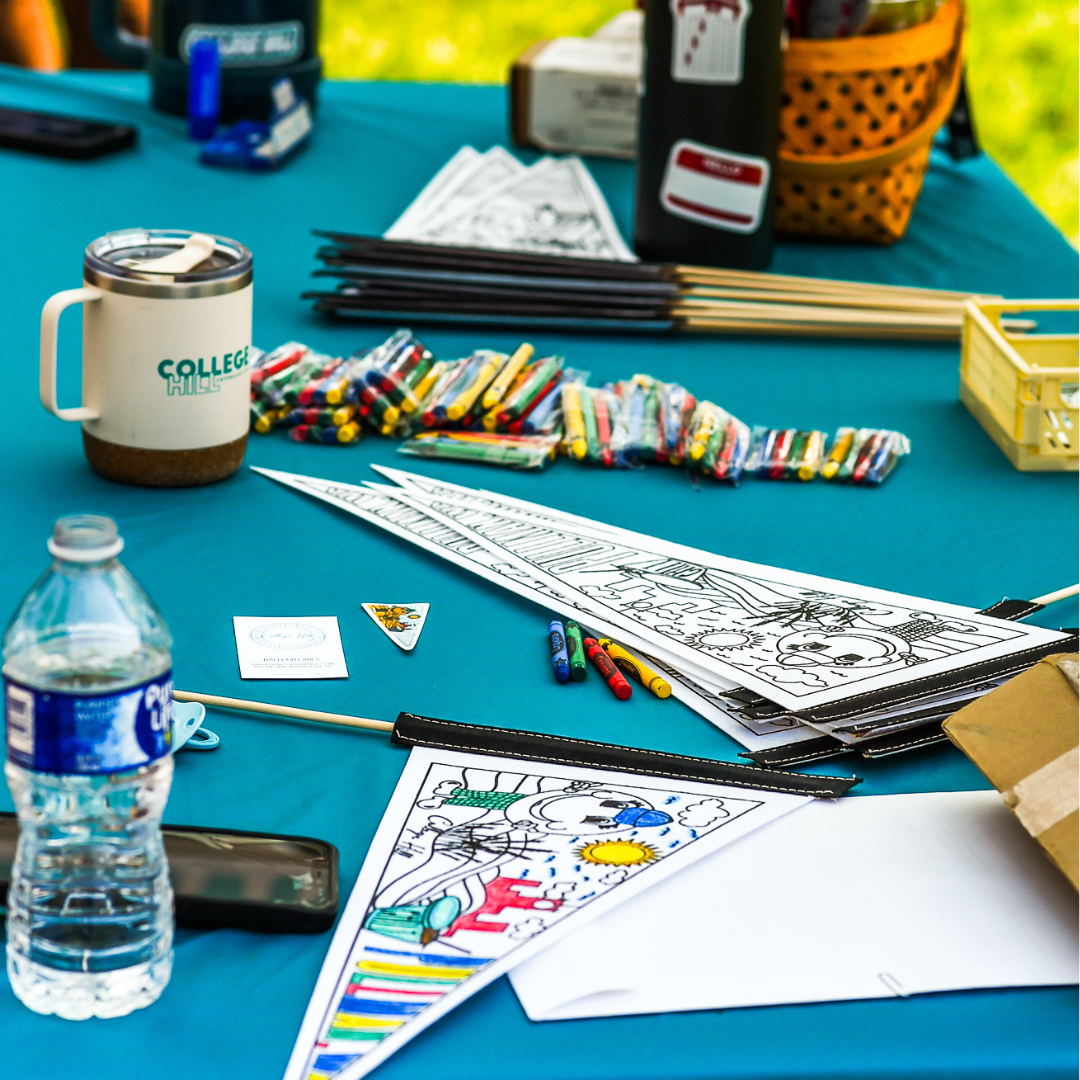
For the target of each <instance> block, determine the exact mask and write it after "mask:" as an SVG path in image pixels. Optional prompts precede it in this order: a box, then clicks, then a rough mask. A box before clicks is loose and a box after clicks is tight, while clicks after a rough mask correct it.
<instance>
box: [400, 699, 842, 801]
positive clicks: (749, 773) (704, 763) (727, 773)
mask: <svg viewBox="0 0 1080 1080" xmlns="http://www.w3.org/2000/svg"><path fill="white" fill-rule="evenodd" d="M390 741H391V742H394V743H397V744H398V745H399V746H429V747H434V748H437V749H442V750H467V751H471V752H472V753H480V754H498V755H499V756H501V757H512V758H522V759H525V760H528V761H547V762H551V763H555V764H561V765H584V766H588V767H591V768H596V769H617V770H619V771H620V772H629V773H640V774H641V775H644V776H665V777H668V778H669V779H672V780H699V781H704V782H705V783H707V784H730V785H732V786H734V787H744V788H752V789H754V790H758V791H783V792H787V793H789V794H791V795H813V796H814V797H815V798H819V799H835V798H838V797H839V796H841V795H843V794H845V793H846V792H847V791H849V790H850V789H851V788H852V787H854V785H855V784H857V783H859V782H860V781H859V777H857V776H803V775H801V774H799V773H786V772H779V771H775V770H772V769H762V768H758V767H757V766H756V765H739V764H736V763H733V762H730V761H712V760H710V759H708V758H697V757H686V756H684V755H683V754H668V753H664V752H663V751H660V750H639V749H637V748H636V747H632V746H618V745H615V744H613V743H600V742H591V741H590V740H587V739H570V738H567V737H565V736H562V735H540V734H538V733H536V732H532V731H514V730H513V729H511V728H497V727H484V726H482V725H480V724H460V723H457V722H455V721H452V720H436V719H433V718H432V717H430V716H416V715H415V714H413V713H405V712H403V713H399V714H398V718H397V720H396V721H395V722H394V730H393V731H392V732H391V735H390Z"/></svg>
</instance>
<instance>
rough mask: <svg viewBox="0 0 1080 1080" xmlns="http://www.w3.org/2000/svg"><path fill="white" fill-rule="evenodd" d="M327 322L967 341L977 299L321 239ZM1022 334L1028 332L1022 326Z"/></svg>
mask: <svg viewBox="0 0 1080 1080" xmlns="http://www.w3.org/2000/svg"><path fill="white" fill-rule="evenodd" d="M316 235H317V236H320V237H323V238H325V239H328V240H330V241H331V243H330V244H328V245H327V246H324V247H323V248H321V249H320V251H319V253H318V257H319V259H320V260H321V261H322V263H323V268H322V269H319V270H316V271H315V276H316V277H331V278H338V279H340V280H339V281H338V283H337V287H336V288H335V289H334V290H333V291H329V292H323V291H310V292H306V293H304V299H306V300H314V301H315V308H316V310H318V311H323V312H328V313H331V314H334V315H342V316H352V317H358V318H366V319H378V320H383V321H385V320H394V319H400V320H407V321H408V322H413V323H416V322H451V323H453V322H458V323H468V324H471V325H486V326H498V325H510V326H515V327H520V326H530V327H534V328H544V327H548V328H551V329H560V330H632V331H633V330H636V331H645V332H653V333H656V332H666V331H672V332H687V331H691V332H692V331H698V332H706V333H732V334H791V335H812V336H818V337H857V338H906V339H915V340H924V341H925V340H929V341H955V340H958V339H959V337H960V327H961V325H962V323H963V303H964V301H965V300H967V299H969V297H970V296H971V295H972V294H969V293H962V292H946V291H942V290H939V289H920V288H914V287H910V286H903V285H874V284H869V283H864V282H856V281H831V280H826V279H821V278H804V277H793V276H784V275H780V274H765V273H755V272H751V271H743V270H722V269H716V268H712V267H705V266H675V265H661V264H656V263H623V262H609V261H602V260H595V259H578V258H569V257H559V256H551V255H530V254H523V253H520V252H511V251H491V250H488V249H483V248H464V247H441V246H438V245H434V244H421V243H414V242H411V241H404V240H384V239H382V238H381V237H372V236H353V235H350V234H348V233H336V232H333V233H328V232H317V233H316ZM1015 328H1017V329H1019V328H1020V327H1019V324H1018V325H1017V326H1016V327H1015Z"/></svg>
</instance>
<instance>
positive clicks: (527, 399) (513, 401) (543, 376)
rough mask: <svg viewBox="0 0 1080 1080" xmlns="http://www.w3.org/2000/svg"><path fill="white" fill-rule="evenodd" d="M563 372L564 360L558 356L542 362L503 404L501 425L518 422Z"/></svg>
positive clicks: (499, 418)
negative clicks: (523, 413)
mask: <svg viewBox="0 0 1080 1080" xmlns="http://www.w3.org/2000/svg"><path fill="white" fill-rule="evenodd" d="M561 371H562V360H561V359H560V358H559V357H557V356H549V357H548V358H547V359H546V360H541V361H540V363H538V364H537V365H536V366H535V367H534V368H533V369H532V371H531V372H530V374H529V377H528V378H527V379H526V380H525V381H524V382H522V383H521V385H520V386H518V387H517V388H516V389H515V390H514V391H513V392H512V393H511V394H510V395H509V396H508V397H507V398H506V399H505V400H504V401H503V403H502V408H501V409H500V411H499V412H498V414H497V415H498V420H499V423H500V424H508V423H510V421H511V420H516V419H517V418H518V417H519V416H520V415H521V414H522V412H524V411H525V409H526V408H527V407H528V406H529V405H532V404H534V403H535V402H536V400H537V399H538V398H539V397H540V396H541V394H542V392H543V390H544V387H546V386H547V385H548V383H549V382H551V380H552V379H553V378H554V377H555V376H556V375H557V374H559V373H561Z"/></svg>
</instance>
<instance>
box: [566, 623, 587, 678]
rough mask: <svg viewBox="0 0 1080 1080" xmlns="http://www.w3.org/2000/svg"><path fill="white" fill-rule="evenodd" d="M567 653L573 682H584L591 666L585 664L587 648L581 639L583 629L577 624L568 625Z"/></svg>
mask: <svg viewBox="0 0 1080 1080" xmlns="http://www.w3.org/2000/svg"><path fill="white" fill-rule="evenodd" d="M566 652H567V655H568V656H569V657H570V678H571V680H572V681H573V682H584V681H585V679H586V677H587V676H588V674H589V665H588V664H586V663H585V646H584V644H583V643H582V639H581V627H580V626H578V624H577V623H576V622H568V623H567V624H566Z"/></svg>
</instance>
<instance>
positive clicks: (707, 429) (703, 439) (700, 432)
mask: <svg viewBox="0 0 1080 1080" xmlns="http://www.w3.org/2000/svg"><path fill="white" fill-rule="evenodd" d="M715 426H716V413H715V412H714V411H713V410H712V409H711V408H709V409H706V410H704V413H703V415H702V417H701V422H700V423H699V424H698V427H697V431H696V432H694V436H693V438H692V439H691V440H690V452H689V455H688V456H689V458H690V460H691V461H700V460H701V459H702V458H703V457H704V456H705V450H706V449H707V448H708V445H709V439H710V437H711V436H712V433H713V428H714V427H715Z"/></svg>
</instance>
